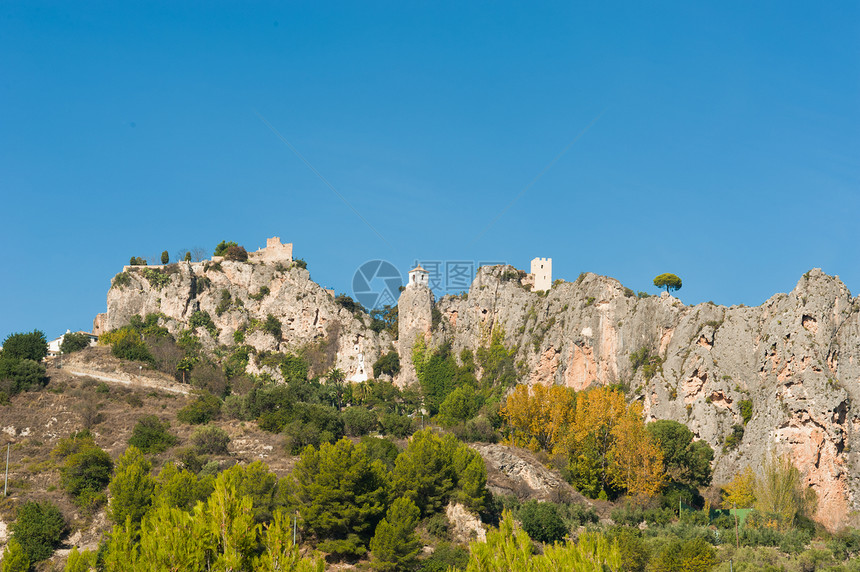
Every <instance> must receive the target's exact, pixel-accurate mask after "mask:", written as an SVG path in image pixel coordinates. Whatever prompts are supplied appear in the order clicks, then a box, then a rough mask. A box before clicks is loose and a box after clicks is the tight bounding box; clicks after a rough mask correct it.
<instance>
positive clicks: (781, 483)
mask: <svg viewBox="0 0 860 572" xmlns="http://www.w3.org/2000/svg"><path fill="white" fill-rule="evenodd" d="M754 494H755V508H756V510H758V511H760V512H763V513H765V514H772V515H777V516H778V517H779V519H780V526H781V527H783V528H791V527H792V526H794V524H795V521H796V520H797V518H798V517H810V516H812V513H813V512H814V511H815V507H816V502H817V499H816V496H815V491H813V490H812V489H811V488H809V487H807V486H805V485H804V483H803V476H802V475H801V474H800V471H799V470H798V469H797V467H795V466H794V464H793V463H792V462H791V459H790V458H789V457H788V456H787V455H780V456H777V455H775V454H774V455H772V456H771V457H770V458H769V459H768V460H767V461H766V462H765V464H764V467H762V471H761V474H760V477H759V478H758V479H757V480H756V486H755V493H754Z"/></svg>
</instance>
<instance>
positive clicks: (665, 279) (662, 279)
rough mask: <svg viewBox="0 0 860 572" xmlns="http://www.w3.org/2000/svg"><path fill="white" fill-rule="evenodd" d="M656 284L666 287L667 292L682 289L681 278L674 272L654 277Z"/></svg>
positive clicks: (658, 286) (659, 286)
mask: <svg viewBox="0 0 860 572" xmlns="http://www.w3.org/2000/svg"><path fill="white" fill-rule="evenodd" d="M654 286H656V287H657V288H666V292H669V291H672V292H675V291H677V290H680V289H681V286H682V284H681V279H680V278H678V277H677V276H675V275H674V274H669V273H665V274H659V275H657V276H655V277H654Z"/></svg>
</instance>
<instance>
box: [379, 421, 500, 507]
mask: <svg viewBox="0 0 860 572" xmlns="http://www.w3.org/2000/svg"><path fill="white" fill-rule="evenodd" d="M486 482H487V468H486V466H485V464H484V461H483V459H482V458H481V456H480V454H479V453H478V452H477V451H475V450H474V449H471V448H469V447H468V446H467V445H465V444H463V443H461V442H460V441H458V440H457V438H456V437H454V436H453V435H445V436H444V437H439V436H437V435H435V434H434V433H433V432H432V431H430V430H429V429H428V430H425V431H418V432H417V433H415V434H414V435H413V436H412V439H410V441H409V445H407V447H406V449H405V450H404V451H403V452H402V453H401V454H400V455H398V456H397V460H396V461H395V465H394V471H393V473H392V483H393V487H394V490H395V492H396V494H397V495H399V496H404V497H407V498H409V499H411V500H412V501H413V502H414V503H415V505H416V506H417V507H418V508H419V509H420V510H421V514H422V515H423V516H429V515H431V514H434V513H436V512H438V511H440V510H441V509H442V507H443V506H444V505H445V503H447V502H448V500H449V499H450V498H451V497H452V496H456V498H457V500H461V501H462V502H464V503H465V504H466V505H467V506H468V507H469V508H471V509H473V510H481V509H482V508H483V505H484V502H485V499H486V495H487V493H486Z"/></svg>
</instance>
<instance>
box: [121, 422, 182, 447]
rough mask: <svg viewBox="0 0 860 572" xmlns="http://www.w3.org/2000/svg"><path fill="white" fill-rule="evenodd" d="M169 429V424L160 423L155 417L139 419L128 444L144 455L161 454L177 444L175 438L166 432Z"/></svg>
mask: <svg viewBox="0 0 860 572" xmlns="http://www.w3.org/2000/svg"><path fill="white" fill-rule="evenodd" d="M169 427H170V424H169V423H167V422H166V421H165V422H163V423H162V422H161V420H160V419H159V418H158V417H157V416H155V415H147V416H146V417H141V418H140V420H138V422H137V424H135V426H134V429H132V431H131V438H130V439H129V440H128V444H129V445H134V446H135V447H137V448H138V449H140V450H141V451H143V452H144V453H161V452H162V451H165V450H167V449H168V448H169V447H172V446H173V445H175V444H176V443H177V442H178V439H177V438H176V436H175V435H172V434H171V433H169V432H168V428H169Z"/></svg>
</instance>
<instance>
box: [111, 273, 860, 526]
mask: <svg viewBox="0 0 860 572" xmlns="http://www.w3.org/2000/svg"><path fill="white" fill-rule="evenodd" d="M160 272H162V273H163V274H164V275H165V276H167V277H166V278H157V277H156V278H153V275H152V274H151V272H150V273H149V276H147V271H146V270H143V269H141V268H128V269H126V271H125V272H123V273H121V274H120V275H118V276H117V278H115V279H114V285H113V286H112V287H111V290H110V292H109V294H108V311H107V313H106V314H103V315H100V317H99V318H97V320H96V322H97V325H98V326H99V327H100V328H102V329H111V328H115V327H119V326H122V325H125V324H126V323H127V322H128V320H129V318H130V317H131V316H132V315H135V314H137V315H145V314H147V313H152V312H161V313H162V314H164V315H165V316H166V317H167V320H166V321H167V324H168V328H169V329H170V330H171V331H172V332H173V333H174V334H178V333H179V332H180V331H181V330H182V329H183V328H186V327H188V324H189V320H190V319H191V316H192V315H194V313H195V312H207V313H208V314H209V315H210V316H211V318H212V320H213V322H214V325H215V328H216V329H215V335H214V336H212V335H211V334H210V333H209V332H207V331H205V329H204V328H197V332H198V334H199V335H200V336H201V338H202V341H203V342H204V346H205V347H207V348H209V349H210V350H214V349H215V348H216V347H218V346H232V345H235V343H236V342H235V338H234V333H235V332H236V331H244V332H246V334H245V341H244V342H243V343H246V344H249V345H252V346H253V347H255V348H256V349H257V350H259V351H266V350H269V351H296V350H297V349H300V348H302V347H308V344H314V343H317V344H320V343H321V344H326V345H327V346H328V348H329V350H330V351H331V352H332V354H333V355H332V358H333V363H334V365H336V366H337V367H339V368H340V369H342V370H343V371H344V372H345V373H346V375H347V377H348V378H352V379H354V380H356V381H359V380H361V379H362V378H363V376H365V375H372V372H371V371H370V367H371V365H372V364H373V362H374V361H375V360H376V359H377V357H379V356H380V355H381V354H383V353H385V352H387V351H388V350H389V349H391V348H392V347H398V349H399V350H400V352H401V360H402V361H403V362H404V363H405V364H408V362H409V359H410V355H407V354H409V353H410V351H409V349H408V348H409V347H411V344H412V341H413V338H414V336H415V335H417V334H418V333H425V334H426V333H427V332H430V343H431V345H436V344H441V343H442V342H443V341H445V340H447V341H451V343H452V345H453V349H454V352H455V355H459V352H460V350H462V349H463V348H469V349H472V350H476V349H477V348H478V347H480V346H481V345H484V344H486V343H487V342H488V340H489V338H490V334H491V332H492V331H493V330H494V329H500V330H501V331H502V332H504V336H505V341H506V344H507V345H508V347H515V348H517V358H516V359H517V363H518V364H519V368H520V371H521V376H522V377H521V382H522V383H530V384H534V383H544V384H549V383H555V384H564V385H567V386H569V387H573V388H575V389H578V390H579V389H584V388H587V387H589V386H592V385H607V384H623V385H625V386H627V387H628V388H629V393H628V394H629V395H630V396H631V399H640V400H642V402H643V405H644V408H645V411H646V414H647V415H648V416H649V418H652V419H674V420H677V421H680V422H682V423H685V424H686V425H687V426H688V427H690V429H691V430H692V431H693V432H694V433H695V434H696V435H697V436H698V437H699V438H701V439H704V440H706V441H707V442H708V443H710V445H711V446H712V447H713V448H714V450H715V452H716V459H715V463H714V467H715V476H714V481H715V482H717V483H721V482H726V481H728V480H729V479H730V478H731V477H732V476H733V475H734V474H735V473H736V472H737V471H739V470H741V469H743V468H744V467H745V466H746V465H751V466H753V468H754V469H756V468H758V467H760V465H761V463H762V462H763V460H764V459H765V458H766V457H767V455H769V454H770V452H777V453H783V452H787V453H789V454H790V455H791V458H792V459H793V460H794V462H795V463H796V465H797V466H798V468H800V469H801V470H802V471H803V473H804V475H806V479H807V480H808V482H809V484H810V485H811V486H812V487H813V488H814V489H815V490H816V492H817V493H818V498H819V502H818V517H819V520H821V521H822V522H823V523H825V524H826V525H827V526H829V527H831V528H832V527H836V526H838V525H839V524H840V523H841V522H844V520H845V519H846V518H847V517H848V515H849V514H850V513H851V512H854V511H856V510H858V508H860V495H858V492H860V480H858V470H857V469H858V463H860V457H858V454H857V452H860V408H858V407H857V406H855V405H854V404H855V403H860V299H858V298H852V296H851V293H850V292H849V291H848V289H847V288H846V287H845V285H844V284H842V282H841V281H839V279H838V278H834V277H831V276H827V275H825V274H824V273H822V272H821V271H820V270H812V271H810V272H808V273H807V274H806V275H804V276H803V277H802V278H801V279H800V281H799V282H798V283H797V286H796V287H795V288H794V290H792V291H791V292H790V293H788V294H777V295H775V296H773V297H772V298H771V299H769V300H768V301H767V302H765V303H764V304H762V305H761V306H758V307H755V308H750V307H743V306H732V307H724V306H718V305H715V304H712V303H705V304H699V305H696V306H687V305H684V304H683V303H682V302H681V301H680V300H679V299H677V298H675V297H672V296H670V295H668V294H663V295H661V296H653V297H642V298H640V297H638V296H637V295H636V294H634V293H633V292H632V291H631V290H629V289H626V288H624V287H623V286H622V285H621V284H620V283H619V282H618V281H616V280H613V279H611V278H606V277H602V276H597V275H594V274H583V275H582V276H580V278H579V279H578V280H577V281H576V282H570V283H569V282H560V281H559V282H557V283H556V284H555V285H554V286H553V287H552V288H551V289H550V290H549V291H547V292H531V291H530V290H529V289H528V287H527V286H524V285H523V283H522V282H523V281H522V278H523V276H524V274H523V273H522V272H520V271H517V270H516V269H514V268H511V267H505V266H496V267H485V268H482V269H480V270H479V271H478V274H477V276H476V277H475V280H474V282H473V284H472V287H471V289H470V291H469V293H468V295H464V296H460V297H445V298H442V299H441V300H439V301H437V302H435V307H434V308H433V312H430V311H429V310H428V304H433V302H432V296H431V295H430V294H429V291H428V292H424V291H423V290H422V291H421V292H417V291H415V292H413V291H412V290H411V287H410V288H407V290H406V291H405V292H404V293H403V295H402V297H401V300H402V301H403V303H402V304H401V306H402V307H400V321H401V331H402V332H407V333H408V335H407V336H406V337H407V338H408V339H401V340H400V342H399V345H398V346H395V344H397V343H398V342H396V341H394V340H392V339H391V337H390V336H389V335H388V334H387V333H386V332H382V333H376V332H374V331H372V330H371V329H370V328H369V324H370V320H369V318H368V317H367V316H366V315H362V314H361V313H353V312H350V311H348V310H347V309H345V308H343V307H342V306H341V305H339V304H338V303H336V302H335V300H334V298H333V296H332V295H331V294H330V293H329V292H327V291H325V290H324V289H322V288H321V287H320V286H318V285H317V284H315V283H314V282H312V281H311V280H310V277H309V275H308V273H307V271H306V270H304V269H302V268H300V267H297V266H296V265H295V264H294V263H293V264H288V265H283V264H273V263H263V262H253V263H242V262H229V261H222V262H220V264H213V263H193V264H192V263H180V264H177V265H171V266H170V267H168V268H165V269H163V270H161V271H160ZM436 312H438V313H437V314H436V316H437V318H436V321H437V322H438V323H437V324H431V320H432V317H431V316H432V314H433V313H436ZM268 316H273V317H274V318H275V319H276V320H277V321H278V323H279V324H281V326H282V328H281V329H282V332H281V335H280V336H276V335H273V334H272V333H270V332H267V331H264V330H262V329H259V328H255V327H253V325H254V324H259V323H260V322H261V321H262V320H265V319H266V318H267V317H268ZM439 316H441V318H439ZM249 325H251V327H249ZM401 337H402V336H401ZM413 376H414V371H413V370H412V369H411V368H409V367H405V368H404V372H403V374H402V378H403V379H400V380H398V381H400V382H408V381H411V380H412V379H413ZM750 412H751V415H750ZM745 414H746V415H745ZM855 451H857V452H855Z"/></svg>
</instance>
